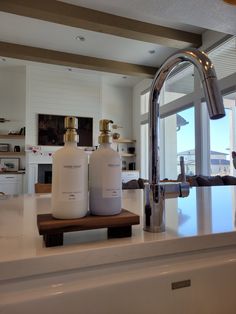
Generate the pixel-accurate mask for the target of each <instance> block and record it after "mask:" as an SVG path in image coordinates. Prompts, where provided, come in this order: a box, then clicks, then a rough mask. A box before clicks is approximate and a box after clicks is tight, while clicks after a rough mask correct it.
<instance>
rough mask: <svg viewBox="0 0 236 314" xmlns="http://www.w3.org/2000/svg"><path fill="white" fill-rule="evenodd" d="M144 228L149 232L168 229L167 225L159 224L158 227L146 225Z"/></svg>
mask: <svg viewBox="0 0 236 314" xmlns="http://www.w3.org/2000/svg"><path fill="white" fill-rule="evenodd" d="M143 230H144V231H147V232H152V233H159V232H164V231H166V228H165V226H158V227H148V226H145V227H144V228H143Z"/></svg>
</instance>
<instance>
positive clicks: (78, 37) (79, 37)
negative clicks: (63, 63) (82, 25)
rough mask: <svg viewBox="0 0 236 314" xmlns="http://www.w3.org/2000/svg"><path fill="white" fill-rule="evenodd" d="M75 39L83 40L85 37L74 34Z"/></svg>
mask: <svg viewBox="0 0 236 314" xmlns="http://www.w3.org/2000/svg"><path fill="white" fill-rule="evenodd" d="M75 39H76V40H79V41H85V37H84V36H80V35H79V36H76V37H75Z"/></svg>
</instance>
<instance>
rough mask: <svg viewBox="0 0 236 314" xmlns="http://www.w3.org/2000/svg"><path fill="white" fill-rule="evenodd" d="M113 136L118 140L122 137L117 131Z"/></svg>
mask: <svg viewBox="0 0 236 314" xmlns="http://www.w3.org/2000/svg"><path fill="white" fill-rule="evenodd" d="M112 138H113V140H118V139H119V138H120V134H119V133H117V132H115V133H113V134H112Z"/></svg>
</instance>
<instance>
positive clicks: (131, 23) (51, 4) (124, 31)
mask: <svg viewBox="0 0 236 314" xmlns="http://www.w3.org/2000/svg"><path fill="white" fill-rule="evenodd" d="M0 11H4V12H8V13H13V14H17V15H22V16H26V17H30V18H35V19H40V20H44V21H48V22H53V23H58V24H63V25H67V26H72V27H77V28H82V29H86V30H91V31H95V32H100V33H105V34H111V35H115V36H120V37H125V38H129V39H135V40H139V41H144V42H150V43H155V44H160V45H164V46H167V47H173V48H178V49H181V48H187V47H190V46H192V47H200V46H201V43H202V38H201V35H199V34H195V33H190V32H186V31H181V30H176V29H173V28H169V27H163V26H159V25H155V24H150V23H145V22H141V21H137V20H133V19H129V18H124V17H121V16H117V15H113V14H108V13H104V12H100V11H96V10H92V9H88V8H84V7H80V6H76V5H72V4H68V3H63V2H60V1H56V0H40V1H37V0H34V1H32V0H0Z"/></svg>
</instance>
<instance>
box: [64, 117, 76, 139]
mask: <svg viewBox="0 0 236 314" xmlns="http://www.w3.org/2000/svg"><path fill="white" fill-rule="evenodd" d="M64 125H65V129H66V133H65V134H64V142H78V140H79V136H78V134H77V132H76V129H78V119H77V118H76V117H65V120H64Z"/></svg>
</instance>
